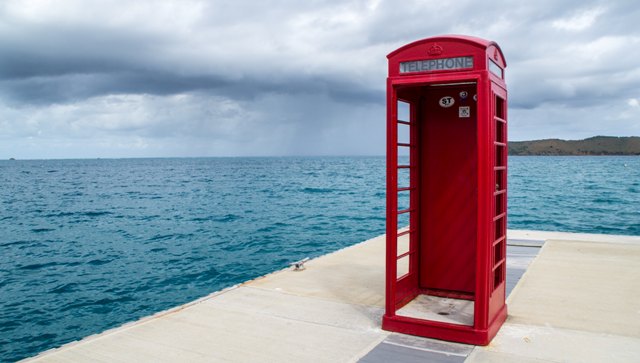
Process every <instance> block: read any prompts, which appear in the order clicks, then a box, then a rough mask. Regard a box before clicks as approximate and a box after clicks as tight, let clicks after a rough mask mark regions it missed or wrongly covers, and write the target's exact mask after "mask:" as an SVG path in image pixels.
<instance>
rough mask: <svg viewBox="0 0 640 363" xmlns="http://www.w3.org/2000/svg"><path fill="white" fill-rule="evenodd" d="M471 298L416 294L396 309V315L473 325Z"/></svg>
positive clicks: (472, 303)
mask: <svg viewBox="0 0 640 363" xmlns="http://www.w3.org/2000/svg"><path fill="white" fill-rule="evenodd" d="M473 307H474V302H473V300H462V299H453V298H447V297H440V296H431V295H424V294H422V295H418V296H417V297H416V298H415V299H413V300H411V301H410V302H409V303H408V304H407V305H405V306H403V307H402V308H401V309H399V310H398V311H396V315H399V316H404V317H410V318H417V319H423V320H430V321H439V322H443V323H451V324H459V325H468V326H472V325H473Z"/></svg>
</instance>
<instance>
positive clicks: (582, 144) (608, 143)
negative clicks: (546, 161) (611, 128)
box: [509, 136, 640, 156]
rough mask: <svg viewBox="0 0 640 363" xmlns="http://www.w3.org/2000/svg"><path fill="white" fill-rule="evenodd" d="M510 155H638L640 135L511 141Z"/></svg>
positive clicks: (639, 153) (639, 151)
mask: <svg viewBox="0 0 640 363" xmlns="http://www.w3.org/2000/svg"><path fill="white" fill-rule="evenodd" d="M509 155H510V156H638V155H640V137H638V136H628V137H615V136H595V137H590V138H587V139H584V140H561V139H544V140H532V141H510V142H509Z"/></svg>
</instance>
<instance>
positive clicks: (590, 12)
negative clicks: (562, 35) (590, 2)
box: [551, 7, 605, 32]
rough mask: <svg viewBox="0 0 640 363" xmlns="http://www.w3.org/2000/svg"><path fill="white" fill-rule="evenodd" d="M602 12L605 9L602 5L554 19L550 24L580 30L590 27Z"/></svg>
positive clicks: (559, 27)
mask: <svg viewBox="0 0 640 363" xmlns="http://www.w3.org/2000/svg"><path fill="white" fill-rule="evenodd" d="M604 13H605V9H604V8H603V7H596V8H592V9H587V10H581V11H579V12H577V13H575V14H574V15H572V16H570V17H566V18H560V19H556V20H554V21H553V22H552V23H551V25H552V26H553V27H554V28H556V29H562V30H568V31H574V32H577V31H582V30H585V29H588V28H590V27H591V26H592V25H593V23H594V22H595V21H596V20H597V19H598V17H600V16H601V15H602V14H604Z"/></svg>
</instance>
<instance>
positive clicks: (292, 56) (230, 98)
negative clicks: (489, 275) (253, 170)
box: [0, 0, 640, 158]
mask: <svg viewBox="0 0 640 363" xmlns="http://www.w3.org/2000/svg"><path fill="white" fill-rule="evenodd" d="M638 20H640V5H638V4H636V2H634V1H616V2H598V1H591V2H590V1H575V2H570V1H565V2H555V1H537V2H530V1H522V2H511V1H490V2H474V1H466V2H465V1H462V2H442V1H405V2H395V1H350V2H343V1H305V2H296V1H260V2H255V1H234V2H227V1H136V2H127V1H115V0H113V1H72V0H65V1H55V2H48V1H6V2H2V3H1V4H0V157H1V158H8V157H18V158H59V157H70V158H73V157H129V156H132V157H136V156H210V155H211V156H215V155H336V154H383V153H384V145H385V143H384V139H385V135H384V133H385V127H384V122H385V96H384V95H385V77H386V57H385V56H386V54H388V53H389V52H391V51H393V50H394V49H396V48H398V47H400V46H402V45H403V44H406V43H408V42H411V41H414V40H417V39H421V38H425V37H428V36H433V35H439V34H470V35H474V36H478V37H482V38H486V39H491V40H495V41H497V42H498V43H499V44H500V45H501V47H502V49H503V51H504V53H505V55H506V58H507V64H508V67H507V73H506V79H507V82H508V85H509V91H510V99H509V101H510V109H509V110H510V123H511V126H510V136H511V138H512V139H514V140H523V139H536V138H551V137H558V138H570V139H575V138H582V137H588V136H593V135H617V136H628V135H640V62H638V60H639V59H640V31H639V30H638V28H637V22H638Z"/></svg>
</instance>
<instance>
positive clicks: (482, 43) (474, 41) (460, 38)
mask: <svg viewBox="0 0 640 363" xmlns="http://www.w3.org/2000/svg"><path fill="white" fill-rule="evenodd" d="M433 42H458V43H467V44H469V45H472V46H476V47H478V48H482V49H487V48H489V47H490V46H494V47H496V49H498V51H499V52H500V58H501V59H502V61H503V62H504V65H505V66H506V65H507V62H506V60H505V58H504V54H503V53H502V49H500V46H499V45H498V43H496V42H494V41H492V40H486V39H482V38H477V37H472V36H468V35H456V34H447V35H439V36H435V37H431V38H425V39H421V40H416V41H415V42H412V43H409V44H406V45H403V46H402V47H400V48H398V49H396V50H394V51H393V52H391V53H389V54H388V55H387V58H392V57H394V56H396V55H397V54H399V53H401V52H403V51H405V50H407V49H411V48H413V47H416V46H420V45H422V44H425V43H433Z"/></svg>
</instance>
